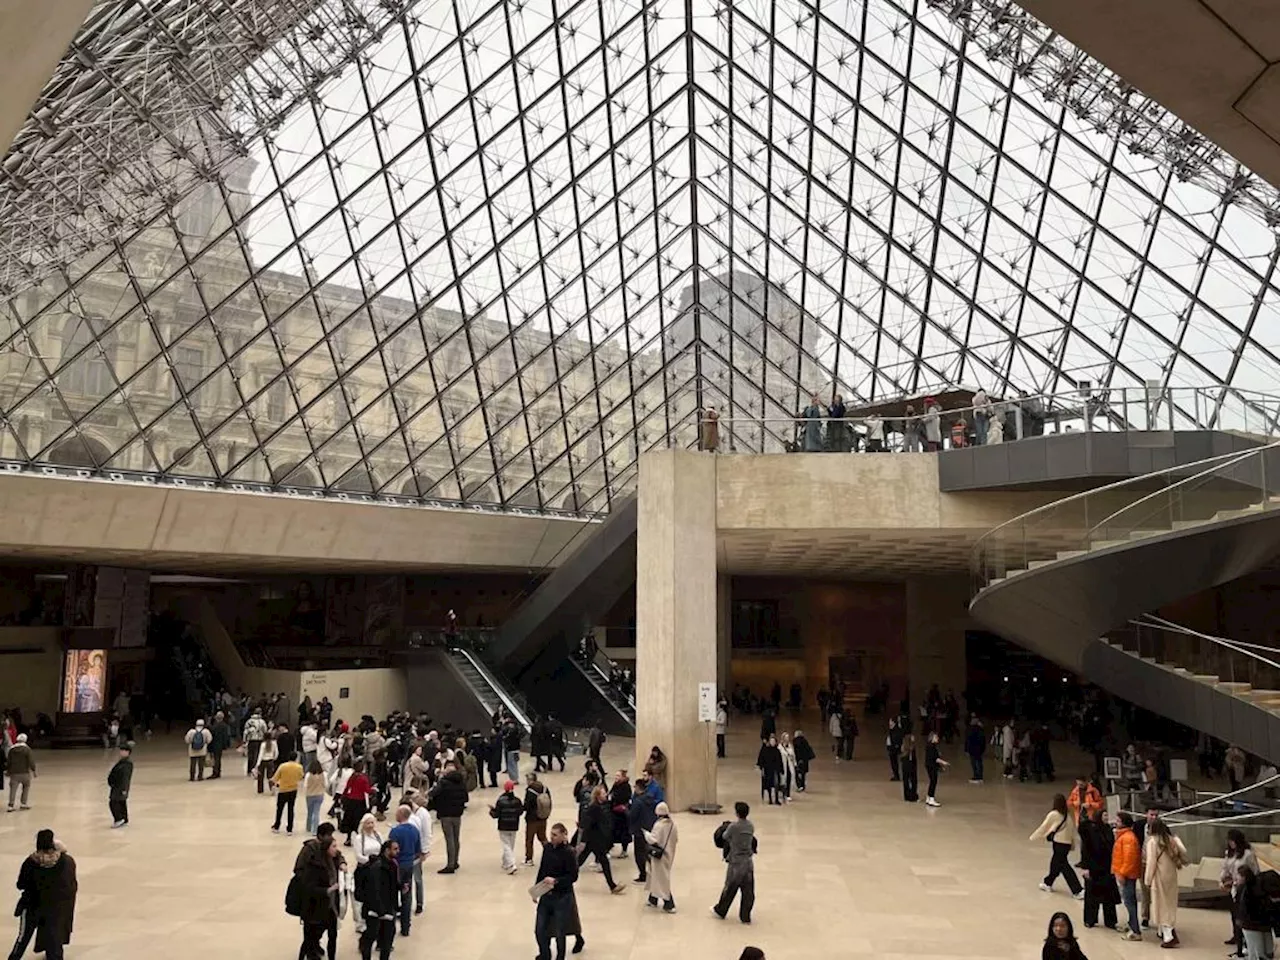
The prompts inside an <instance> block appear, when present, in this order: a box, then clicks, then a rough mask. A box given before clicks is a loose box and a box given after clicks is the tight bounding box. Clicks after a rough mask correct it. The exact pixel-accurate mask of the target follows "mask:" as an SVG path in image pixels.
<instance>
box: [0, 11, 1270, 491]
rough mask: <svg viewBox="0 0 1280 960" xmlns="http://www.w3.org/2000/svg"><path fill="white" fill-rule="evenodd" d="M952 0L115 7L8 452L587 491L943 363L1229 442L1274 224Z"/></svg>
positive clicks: (151, 468)
mask: <svg viewBox="0 0 1280 960" xmlns="http://www.w3.org/2000/svg"><path fill="white" fill-rule="evenodd" d="M937 6H938V4H937V3H934V2H927V0H866V2H865V3H858V2H846V0H841V2H839V3H836V2H834V0H777V2H773V0H741V2H737V3H732V4H730V3H727V2H715V0H448V2H437V3H428V2H426V0H419V2H399V0H379V2H376V3H375V2H373V0H367V2H366V0H360V2H357V0H275V2H267V0H242V2H235V0H224V2H222V3H218V4H199V5H197V4H193V3H187V2H177V0H174V2H170V3H160V4H157V3H154V2H150V3H144V2H143V0H128V2H126V0H109V2H108V0H104V2H102V3H100V4H99V6H98V7H97V8H95V12H94V15H93V16H92V17H91V18H90V20H89V22H88V23H87V24H86V26H85V28H84V30H83V31H82V34H81V36H80V37H79V38H78V39H77V41H76V43H75V44H74V45H73V47H72V50H71V52H70V53H69V54H68V57H67V58H66V59H65V60H64V62H63V63H62V65H61V66H60V68H59V71H58V74H57V76H55V78H54V81H52V82H51V84H50V87H49V89H47V90H46V91H45V94H44V96H43V98H42V100H41V102H40V104H38V105H37V107H36V109H35V110H34V111H33V114H32V117H31V119H30V120H29V122H28V124H27V126H26V128H24V131H23V134H22V135H21V137H20V139H19V141H18V143H16V144H15V147H14V149H13V150H11V152H10V154H9V156H8V157H7V158H6V164H5V170H6V171H7V172H6V173H4V174H3V175H0V209H3V210H5V211H6V216H5V217H4V218H3V219H2V220H0V223H3V226H0V247H4V249H6V250H7V251H8V252H10V253H11V254H12V256H9V257H7V258H6V263H7V266H6V267H5V268H4V269H7V270H8V271H9V272H8V273H7V274H4V276H3V278H2V282H4V283H7V285H8V290H9V292H8V294H7V296H6V297H5V301H4V303H3V306H2V307H0V459H2V460H6V461H8V462H10V463H13V464H16V465H19V466H20V465H24V464H26V465H45V464H54V465H59V466H61V467H68V468H71V469H73V470H74V469H80V470H84V471H88V472H89V473H91V474H93V475H98V476H104V477H118V478H122V479H136V478H139V477H144V478H145V477H147V476H154V477H156V478H157V479H159V480H160V481H162V482H179V481H187V482H193V483H200V484H206V485H207V484H212V485H215V486H219V485H221V486H227V487H231V488H235V489H246V490H280V491H293V492H299V493H304V494H305V493H314V494H317V495H331V496H338V497H346V498H383V499H389V500H391V501H392V502H406V501H412V502H421V503H433V504H439V503H459V502H460V503H463V504H467V505H472V506H485V507H492V508H498V509H518V510H535V511H557V512H559V511H566V512H570V513H574V514H578V515H584V516H590V515H594V514H596V513H598V512H601V511H604V510H607V509H608V507H609V505H610V503H611V501H612V498H613V497H614V496H616V495H618V494H620V493H622V492H623V491H625V490H626V489H628V488H629V487H630V486H632V485H633V484H634V482H635V475H636V464H637V462H638V458H639V455H640V453H642V452H643V451H645V450H648V449H652V448H655V447H664V446H692V445H695V444H696V443H697V434H698V431H697V423H698V417H699V415H700V411H702V410H704V409H706V408H707V407H709V406H714V407H716V409H717V411H718V412H719V413H720V415H721V417H722V418H725V419H727V420H728V421H729V422H730V423H732V424H733V426H732V427H731V428H730V430H729V434H730V436H731V437H732V438H733V442H734V444H735V446H737V447H738V448H741V449H757V450H762V451H765V450H780V449H782V448H783V445H784V444H785V443H786V441H787V440H788V439H789V436H788V435H787V434H788V431H787V430H786V429H785V420H786V418H787V417H790V416H792V415H793V414H794V413H795V412H796V411H797V410H798V409H800V408H801V407H803V406H804V405H806V404H807V403H808V402H809V398H810V397H811V396H813V395H815V394H816V395H818V396H820V397H821V398H822V399H823V400H824V401H830V400H831V399H832V398H834V397H835V396H837V395H840V396H842V397H843V398H844V399H845V400H846V401H848V402H850V403H861V402H872V401H876V400H881V399H885V398H890V397H896V396H902V395H908V394H913V393H918V392H921V391H924V390H928V389H933V388H939V387H943V386H947V385H967V386H978V385H982V386H985V387H986V388H987V389H988V390H989V391H991V392H992V393H993V394H996V395H1010V394H1013V393H1016V392H1017V391H1020V390H1021V391H1027V392H1043V391H1049V390H1060V389H1065V388H1075V387H1079V386H1082V385H1083V384H1085V383H1088V384H1090V385H1091V387H1092V388H1093V389H1094V390H1096V391H1101V392H1102V393H1104V394H1105V391H1107V390H1108V389H1112V388H1126V387H1144V386H1146V385H1147V384H1148V383H1150V382H1157V383H1159V384H1160V385H1162V386H1209V385H1222V386H1223V387H1225V388H1226V389H1224V390H1223V391H1222V393H1221V394H1219V395H1218V396H1220V397H1222V398H1223V399H1222V400H1221V401H1220V402H1218V403H1216V404H1215V405H1214V406H1213V407H1212V408H1209V409H1200V408H1197V409H1195V410H1178V411H1177V416H1178V417H1179V422H1180V423H1183V424H1184V425H1186V426H1191V425H1193V424H1194V425H1204V426H1215V425H1216V426H1224V425H1225V426H1239V424H1238V423H1236V422H1235V420H1234V419H1233V418H1235V417H1236V415H1237V413H1238V412H1239V411H1240V410H1241V409H1242V408H1245V407H1249V406H1250V405H1252V404H1254V401H1253V400H1252V399H1251V397H1253V394H1252V393H1251V392H1250V391H1254V390H1265V389H1269V388H1270V387H1271V385H1272V384H1273V383H1274V379H1275V376H1276V373H1277V371H1280V347H1278V346H1277V342H1276V341H1277V336H1276V333H1275V331H1276V330H1277V329H1280V326H1278V324H1277V321H1280V289H1277V287H1276V285H1275V283H1274V274H1275V266H1276V250H1277V248H1276V245H1275V242H1274V238H1273V236H1272V233H1271V231H1270V230H1269V229H1268V226H1267V225H1266V223H1265V222H1264V220H1263V219H1261V218H1259V217H1257V216H1255V215H1254V214H1255V213H1256V212H1258V211H1259V210H1260V209H1261V208H1259V207H1257V205H1256V204H1254V203H1253V202H1252V201H1247V202H1246V200H1245V199H1243V197H1244V194H1243V193H1239V192H1238V193H1237V194H1236V195H1235V196H1234V197H1233V198H1231V199H1232V202H1222V201H1223V199H1224V197H1223V196H1221V195H1219V194H1214V193H1210V192H1208V191H1206V190H1205V189H1203V188H1202V187H1201V186H1199V185H1198V182H1200V181H1203V178H1200V181H1198V180H1197V178H1196V177H1186V176H1184V174H1185V173H1186V172H1187V170H1188V169H1189V168H1188V167H1186V165H1185V162H1184V163H1182V165H1179V164H1178V163H1174V162H1172V160H1171V159H1170V158H1172V157H1174V156H1175V153H1174V152H1171V151H1174V147H1172V146H1169V147H1167V148H1164V147H1162V148H1161V149H1159V150H1157V149H1154V148H1153V149H1152V150H1149V151H1146V152H1143V151H1135V150H1133V149H1132V144H1133V142H1134V139H1133V138H1134V134H1133V132H1132V130H1130V129H1127V128H1124V129H1122V128H1121V127H1120V126H1108V125H1107V124H1099V123H1098V122H1096V121H1095V118H1094V117H1092V116H1085V117H1084V118H1083V119H1082V118H1081V117H1080V116H1079V113H1080V111H1079V108H1078V105H1077V103H1076V101H1074V100H1071V101H1067V100H1064V96H1065V95H1063V94H1059V95H1055V96H1046V95H1045V93H1044V92H1043V91H1042V85H1041V84H1040V83H1039V82H1038V80H1037V78H1038V77H1040V75H1041V74H1040V73H1039V72H1038V71H1039V70H1040V69H1041V68H1040V67H1039V66H1033V67H1030V68H1029V67H1028V66H1027V65H1026V64H1027V63H1028V62H1031V60H1034V63H1035V64H1039V63H1040V62H1041V61H1040V60H1039V59H1036V58H1031V60H1027V59H1026V58H1024V59H1023V60H1017V61H1016V62H1013V61H1010V60H1009V59H1008V58H1007V57H1006V55H1005V52H1004V51H1005V48H1006V47H1007V45H1008V44H1007V40H1008V37H1007V33H1008V30H1009V29H1011V28H1010V27H1009V26H1008V24H1007V23H1006V22H1005V21H1004V20H1001V19H999V18H996V19H995V20H990V18H991V17H992V16H994V14H992V13H991V11H992V10H993V9H994V7H993V6H992V5H987V6H981V8H979V5H974V4H970V5H966V9H965V10H960V9H959V8H958V6H956V5H948V6H947V8H946V10H944V11H940V10H938V9H935V8H936V7H937ZM984 11H985V12H984ZM984 16H985V17H988V20H983V19H982V17H984ZM984 24H985V25H984ZM979 28H980V29H979ZM1031 29H1032V28H1031V27H1030V26H1028V27H1027V30H1031ZM1002 31H1003V32H1002ZM1027 35H1028V36H1031V34H1030V33H1028V34H1027ZM197 37H198V38H199V43H197V42H196V40H195V38H197ZM184 38H185V39H184ZM984 38H986V39H984ZM992 38H995V39H994V40H993V39H992ZM1002 38H1003V39H1002ZM993 44H994V46H995V48H996V49H993V48H992V47H993ZM1022 49H1025V47H1024V48H1022ZM1095 68H1096V65H1091V66H1089V68H1088V70H1082V72H1081V75H1082V76H1083V75H1084V74H1085V73H1087V74H1088V76H1090V77H1094V78H1095V80H1096V82H1097V83H1101V82H1102V79H1101V78H1103V74H1101V73H1098V72H1097V70H1100V69H1101V68H1096V69H1095ZM1045 69H1047V68H1045ZM1069 86H1070V89H1071V91H1072V94H1071V95H1072V96H1076V95H1077V94H1078V93H1079V90H1080V89H1082V88H1081V87H1080V86H1079V84H1078V83H1077V84H1073V85H1069ZM1095 100H1096V101H1097V102H1102V98H1101V95H1099V96H1097V97H1095ZM55 108H56V109H55ZM1152 130H1154V128H1152ZM1144 136H1148V140H1144V141H1143V142H1149V143H1151V144H1161V143H1163V141H1161V140H1160V139H1159V138H1158V137H1156V134H1155V132H1149V134H1144ZM1197 149H1200V148H1197ZM184 151H185V152H184ZM1201 153H1202V154H1203V155H1204V156H1205V157H1209V156H1210V153H1209V152H1205V151H1203V150H1202V151H1201ZM1197 155H1201V154H1197ZM1179 156H1181V155H1180V154H1179ZM1153 161H1160V162H1153ZM1215 162H1216V161H1215ZM1208 165H1211V164H1208V161H1207V160H1206V167H1205V168H1206V169H1207V166H1208ZM1203 182H1207V181H1203ZM1253 186H1254V185H1253V184H1252V182H1251V183H1250V189H1253ZM10 214H11V215H12V218H10V216H9V215H10ZM6 245H7V246H6ZM750 420H754V421H755V422H756V424H757V425H756V426H752V425H750V424H749V423H747V422H746V421H750ZM1254 422H1259V421H1258V420H1257V419H1255V421H1254Z"/></svg>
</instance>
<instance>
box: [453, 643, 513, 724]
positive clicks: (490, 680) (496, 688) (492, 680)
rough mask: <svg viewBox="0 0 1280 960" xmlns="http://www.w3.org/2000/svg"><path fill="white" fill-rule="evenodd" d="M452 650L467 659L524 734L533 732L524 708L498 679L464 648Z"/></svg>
mask: <svg viewBox="0 0 1280 960" xmlns="http://www.w3.org/2000/svg"><path fill="white" fill-rule="evenodd" d="M453 649H455V650H457V651H458V652H459V653H460V654H462V655H463V656H464V657H466V658H467V662H468V663H470V664H471V666H473V667H474V668H475V670H476V672H477V673H479V674H480V676H482V677H483V678H484V682H485V683H487V684H489V687H490V688H491V689H492V690H493V692H494V694H495V695H496V696H497V698H498V699H499V700H501V701H502V705H503V706H504V707H506V708H507V709H508V710H509V711H510V712H511V716H512V717H513V718H514V719H515V720H516V721H518V722H519V723H520V725H521V726H522V727H524V729H525V732H526V733H528V732H529V731H531V730H533V721H532V720H531V719H530V718H529V716H528V715H527V714H526V713H525V711H524V708H523V707H522V706H520V705H519V704H517V703H516V701H515V698H513V697H512V696H511V694H510V693H508V692H507V690H506V688H505V687H503V685H502V684H501V683H499V682H498V678H497V677H495V676H494V675H493V673H492V672H490V670H489V668H488V667H486V666H485V665H484V664H483V663H482V662H481V661H480V658H479V657H477V656H476V655H475V654H474V653H473V652H472V651H470V650H468V649H467V648H466V647H454V648H453Z"/></svg>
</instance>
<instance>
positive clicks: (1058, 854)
mask: <svg viewBox="0 0 1280 960" xmlns="http://www.w3.org/2000/svg"><path fill="white" fill-rule="evenodd" d="M1050 846H1051V847H1053V852H1052V854H1051V855H1050V857H1049V873H1048V874H1047V875H1046V876H1045V878H1044V885H1045V886H1046V887H1052V886H1053V882H1054V881H1055V880H1057V879H1058V877H1059V875H1061V876H1062V878H1063V879H1064V880H1066V881H1067V889H1068V890H1070V891H1071V893H1072V895H1073V896H1074V895H1075V894H1077V893H1079V892H1080V878H1079V877H1077V876H1076V871H1075V868H1074V867H1072V866H1071V861H1070V860H1068V859H1067V857H1068V855H1069V854H1070V853H1071V844H1069V843H1051V844H1050Z"/></svg>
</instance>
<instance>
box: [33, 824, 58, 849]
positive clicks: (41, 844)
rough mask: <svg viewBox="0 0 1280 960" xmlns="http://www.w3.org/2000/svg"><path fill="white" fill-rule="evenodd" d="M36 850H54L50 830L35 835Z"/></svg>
mask: <svg viewBox="0 0 1280 960" xmlns="http://www.w3.org/2000/svg"><path fill="white" fill-rule="evenodd" d="M36 849H37V850H53V849H54V845H53V831H52V830H48V829H46V830H41V831H40V832H39V833H37V834H36Z"/></svg>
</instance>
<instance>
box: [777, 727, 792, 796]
mask: <svg viewBox="0 0 1280 960" xmlns="http://www.w3.org/2000/svg"><path fill="white" fill-rule="evenodd" d="M778 751H779V752H780V753H781V754H782V777H781V778H780V779H779V781H778V786H779V787H781V788H782V789H781V793H782V799H783V801H784V802H786V803H790V802H791V785H792V784H793V783H795V779H796V748H795V747H794V746H792V744H791V734H789V733H784V734H783V735H782V739H781V740H779V742H778Z"/></svg>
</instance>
